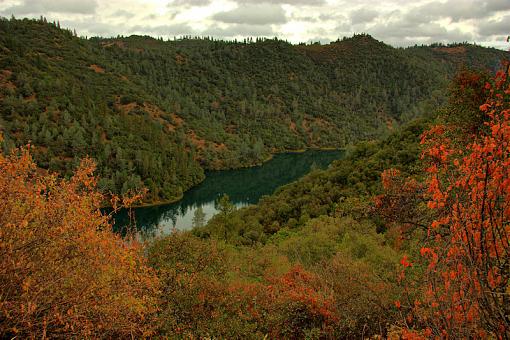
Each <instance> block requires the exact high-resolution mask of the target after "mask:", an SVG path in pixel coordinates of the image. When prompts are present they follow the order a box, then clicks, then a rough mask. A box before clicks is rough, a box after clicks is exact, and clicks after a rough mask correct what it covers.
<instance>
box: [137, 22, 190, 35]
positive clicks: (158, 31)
mask: <svg viewBox="0 0 510 340" xmlns="http://www.w3.org/2000/svg"><path fill="white" fill-rule="evenodd" d="M129 33H137V34H153V35H157V36H160V35H163V36H172V35H175V36H180V35H193V34H196V32H195V31H194V30H193V29H192V28H191V27H190V26H189V25H188V24H170V25H158V26H146V25H135V26H132V27H130V28H129Z"/></svg>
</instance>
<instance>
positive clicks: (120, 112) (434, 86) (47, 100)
mask: <svg viewBox="0 0 510 340" xmlns="http://www.w3.org/2000/svg"><path fill="white" fill-rule="evenodd" d="M0 50H1V54H0V129H2V130H3V134H4V138H5V143H4V148H5V149H6V150H7V149H11V148H12V147H15V146H22V145H26V144H27V143H31V144H32V145H34V146H35V148H34V151H33V152H34V153H33V156H34V160H35V162H36V163H37V165H38V166H39V167H41V168H45V169H49V170H50V171H57V172H59V173H61V174H63V175H66V176H70V175H71V173H72V170H73V169H74V168H76V166H77V165H78V164H79V161H80V159H81V158H83V157H84V156H86V155H90V156H91V157H93V158H94V159H95V160H96V162H97V166H98V174H99V175H100V177H101V180H100V183H99V187H100V190H102V191H104V192H108V191H110V192H113V193H126V192H128V191H130V190H132V189H138V188H140V187H147V188H148V189H149V191H150V194H149V195H148V196H147V198H146V199H147V200H148V201H161V200H174V199H176V198H179V197H180V196H181V195H182V192H183V191H185V190H187V189H188V188H190V187H191V186H193V185H195V184H197V183H199V182H200V181H201V180H202V179H203V178H204V173H203V171H204V169H224V168H237V167H242V166H251V165H255V164H259V163H260V162H262V161H264V160H265V159H267V158H268V157H269V155H270V153H273V152H279V151H284V150H290V149H303V148H322V147H335V148H341V147H345V146H347V145H350V144H351V143H354V142H357V141H360V140H372V139H375V138H377V137H380V136H383V135H385V134H387V133H388V132H389V131H391V130H392V129H395V128H396V127H398V126H399V125H401V124H403V123H405V122H408V121H409V120H411V119H413V118H415V117H419V116H421V115H423V114H424V113H425V112H430V111H433V110H434V109H435V108H436V107H437V106H438V105H440V104H442V103H444V101H445V89H446V88H447V84H448V81H449V79H450V78H451V77H452V76H453V75H454V73H455V72H456V71H457V70H458V69H460V68H462V67H464V66H469V67H475V68H482V69H494V68H496V67H497V65H498V64H499V61H500V59H501V58H502V57H503V52H502V51H499V50H495V49H488V48H482V47H479V46H473V45H467V44H460V45H455V46H449V47H448V46H428V47H413V48H407V49H395V48H392V47H390V46H388V45H386V44H384V43H382V42H379V41H377V40H375V39H373V38H372V37H370V36H369V35H364V34H362V35H356V36H354V37H352V38H347V39H343V40H339V41H337V42H333V43H331V44H328V45H318V44H313V45H304V44H302V45H291V44H289V43H287V42H284V41H280V40H275V39H274V40H272V39H269V40H266V39H257V40H256V41H252V40H251V39H249V40H248V41H245V42H229V41H217V40H211V39H198V38H197V39H191V38H189V39H179V40H175V41H163V40H161V39H159V40H158V39H154V38H150V37H141V36H131V37H118V38H115V39H104V38H90V39H84V38H78V37H76V36H75V35H74V34H73V33H72V32H71V31H68V30H62V29H60V28H58V27H57V25H55V24H51V23H46V22H45V20H44V19H43V20H37V21H35V20H27V19H24V20H15V19H11V20H7V19H1V20H0Z"/></svg>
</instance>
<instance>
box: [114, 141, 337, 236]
mask: <svg viewBox="0 0 510 340" xmlns="http://www.w3.org/2000/svg"><path fill="white" fill-rule="evenodd" d="M342 156H343V152H342V151H316V150H310V151H306V152H304V153H287V154H278V155H275V156H274V158H273V159H272V160H270V161H269V162H266V163H264V164H263V165H262V166H259V167H255V168H248V169H239V170H225V171H211V172H208V173H206V179H205V180H204V181H203V182H202V183H201V184H200V185H198V186H196V187H194V188H192V189H190V190H189V191H187V192H186V193H185V194H184V197H183V198H182V200H180V201H179V202H176V203H172V204H168V205H159V206H152V207H143V208H136V209H134V213H135V219H136V228H137V232H138V235H139V237H140V238H142V239H148V238H152V237H155V236H159V235H164V234H169V233H170V232H171V231H172V230H173V229H174V228H175V229H180V230H186V229H191V228H192V226H193V225H192V219H193V215H194V213H195V210H196V209H197V208H198V207H202V209H203V211H204V213H205V214H206V216H205V219H206V221H207V220H209V219H210V218H211V217H212V216H213V215H214V214H215V213H216V212H217V210H216V208H215V203H216V201H217V200H218V198H220V197H221V196H222V195H223V194H227V195H228V196H229V197H230V200H231V202H232V203H234V204H235V205H236V206H237V207H243V206H246V205H249V204H256V203H257V202H258V200H259V199H260V198H261V197H262V196H264V195H270V194H271V193H273V192H274V191H275V189H276V188H278V187H280V186H282V185H285V184H287V183H290V182H292V181H295V180H297V179H298V178H300V177H302V176H303V175H305V174H307V173H308V172H310V168H311V167H312V166H315V167H319V168H326V167H327V166H328V165H329V164H330V163H331V162H332V161H333V160H336V159H340V158H342ZM128 221H129V219H128V216H127V212H126V211H121V212H120V213H119V214H117V216H116V217H115V228H116V229H117V230H119V231H120V230H123V229H124V227H125V226H126V225H128V224H129V223H128Z"/></svg>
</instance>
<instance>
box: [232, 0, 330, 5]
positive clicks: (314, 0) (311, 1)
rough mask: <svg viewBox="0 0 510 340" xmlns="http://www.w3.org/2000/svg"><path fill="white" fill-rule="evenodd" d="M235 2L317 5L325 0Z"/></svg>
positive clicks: (243, 2)
mask: <svg viewBox="0 0 510 340" xmlns="http://www.w3.org/2000/svg"><path fill="white" fill-rule="evenodd" d="M236 2H238V3H241V4H260V3H267V4H281V5H284V4H286V5H306V6H318V5H324V4H325V3H326V1H325V0H236Z"/></svg>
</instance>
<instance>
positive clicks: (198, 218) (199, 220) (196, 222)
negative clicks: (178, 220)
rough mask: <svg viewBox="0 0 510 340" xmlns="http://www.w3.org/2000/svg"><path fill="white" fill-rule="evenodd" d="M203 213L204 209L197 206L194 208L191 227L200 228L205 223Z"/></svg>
mask: <svg viewBox="0 0 510 340" xmlns="http://www.w3.org/2000/svg"><path fill="white" fill-rule="evenodd" d="M205 216H206V215H205V213H204V209H202V207H201V206H200V207H198V208H197V209H196V210H195V213H194V214H193V227H194V228H200V227H202V226H204V224H205Z"/></svg>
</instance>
